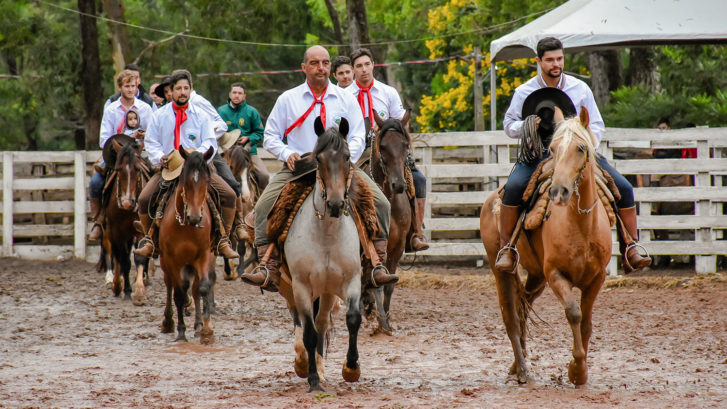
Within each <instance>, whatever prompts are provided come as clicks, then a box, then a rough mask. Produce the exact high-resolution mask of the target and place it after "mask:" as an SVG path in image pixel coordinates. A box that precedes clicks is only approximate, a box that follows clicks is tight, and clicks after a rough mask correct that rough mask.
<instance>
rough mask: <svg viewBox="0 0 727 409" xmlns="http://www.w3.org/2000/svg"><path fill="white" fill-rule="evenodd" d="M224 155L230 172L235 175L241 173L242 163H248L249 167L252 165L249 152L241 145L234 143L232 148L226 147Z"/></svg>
mask: <svg viewBox="0 0 727 409" xmlns="http://www.w3.org/2000/svg"><path fill="white" fill-rule="evenodd" d="M225 157H227V159H228V161H229V162H228V163H229V164H230V169H231V170H232V174H233V175H235V176H239V175H240V174H242V170H243V165H244V164H245V163H248V164H249V166H250V167H251V168H252V167H253V164H252V160H251V158H250V152H248V151H247V150H246V149H245V148H243V147H242V146H239V145H235V146H233V147H232V149H228V150H227V151H226V152H225Z"/></svg>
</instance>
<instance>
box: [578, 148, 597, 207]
mask: <svg viewBox="0 0 727 409" xmlns="http://www.w3.org/2000/svg"><path fill="white" fill-rule="evenodd" d="M590 158H591V151H590V150H588V149H586V160H585V161H583V166H581V170H579V171H578V177H576V179H575V180H574V181H573V192H574V193H575V195H576V196H578V201H577V202H576V208H577V209H578V213H579V214H589V213H591V212H592V211H593V209H595V208H596V204H597V203H598V201H599V199H598V197H596V199H595V200H594V201H593V206H591V207H590V208H588V209H581V193H580V192H579V191H578V185H579V184H580V183H581V179H583V172H584V171H585V170H586V166H587V165H588V161H589V160H590Z"/></svg>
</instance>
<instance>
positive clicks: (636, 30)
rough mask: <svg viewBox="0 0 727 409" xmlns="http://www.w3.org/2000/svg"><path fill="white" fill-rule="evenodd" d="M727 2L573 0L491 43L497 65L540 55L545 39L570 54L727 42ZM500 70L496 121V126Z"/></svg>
mask: <svg viewBox="0 0 727 409" xmlns="http://www.w3.org/2000/svg"><path fill="white" fill-rule="evenodd" d="M725 16H727V0H571V1H569V2H567V3H564V4H562V5H561V6H559V7H557V8H555V9H554V10H552V11H551V12H549V13H547V14H545V15H543V16H541V17H539V18H538V19H536V20H534V21H533V22H531V23H530V24H527V25H525V26H523V27H521V28H519V29H517V30H515V31H513V32H512V33H510V34H508V35H506V36H504V37H501V38H499V39H497V40H495V41H493V42H492V43H490V58H491V61H493V62H495V61H502V60H512V59H516V58H527V57H534V56H535V47H536V45H537V44H538V41H540V40H541V39H542V38H545V37H556V38H558V39H560V40H561V41H562V42H563V47H564V48H565V51H566V52H568V53H575V52H581V51H598V50H604V49H613V48H619V47H627V46H646V45H659V44H687V43H722V42H727V23H726V22H725ZM494 67H495V65H494V64H492V65H491V67H490V93H491V94H490V95H491V109H490V111H491V112H490V121H491V124H492V129H495V125H496V120H495V118H496V112H495V86H496V74H495V69H494Z"/></svg>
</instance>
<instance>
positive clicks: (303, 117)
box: [285, 85, 328, 136]
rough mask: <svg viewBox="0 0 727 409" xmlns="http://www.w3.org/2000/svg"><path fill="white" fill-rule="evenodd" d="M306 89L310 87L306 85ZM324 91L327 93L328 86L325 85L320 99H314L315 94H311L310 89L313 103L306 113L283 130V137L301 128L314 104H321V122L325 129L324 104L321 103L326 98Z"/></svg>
mask: <svg viewBox="0 0 727 409" xmlns="http://www.w3.org/2000/svg"><path fill="white" fill-rule="evenodd" d="M308 89H310V85H308ZM326 91H328V85H326V89H324V90H323V93H321V96H320V97H316V93H315V92H313V90H312V89H311V90H310V92H311V94H313V103H312V104H311V106H310V108H308V110H307V111H305V113H304V114H303V115H301V117H300V118H298V119H296V120H295V122H293V125H290V126H289V127H288V129H286V130H285V136H288V134H289V133H290V132H292V131H293V129H295V128H297V127H299V126H301V125H302V124H303V122H305V119H306V118H308V115H310V113H311V112H312V111H313V108H315V106H316V104H321V121H322V122H323V127H324V128H325V127H326V104H324V103H323V97H325V96H326Z"/></svg>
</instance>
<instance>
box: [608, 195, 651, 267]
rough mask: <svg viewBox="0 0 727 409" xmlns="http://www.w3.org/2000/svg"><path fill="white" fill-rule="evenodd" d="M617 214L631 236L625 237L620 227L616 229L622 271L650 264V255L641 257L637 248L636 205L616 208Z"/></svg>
mask: <svg viewBox="0 0 727 409" xmlns="http://www.w3.org/2000/svg"><path fill="white" fill-rule="evenodd" d="M618 215H619V217H620V218H621V221H622V222H623V225H624V228H625V229H626V232H627V233H628V235H629V236H631V237H625V236H624V235H623V234H622V233H621V230H620V229H616V230H617V231H618V232H619V235H618V239H619V240H618V242H619V249H620V250H621V254H622V261H623V266H624V273H625V274H628V273H631V272H633V271H637V270H641V269H642V268H645V267H648V266H650V265H651V257H649V256H648V255H647V256H646V257H642V256H641V255H640V254H639V252H638V250H637V247H638V243H637V241H638V239H639V229H638V228H637V227H636V206H633V207H627V208H624V209H618Z"/></svg>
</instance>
